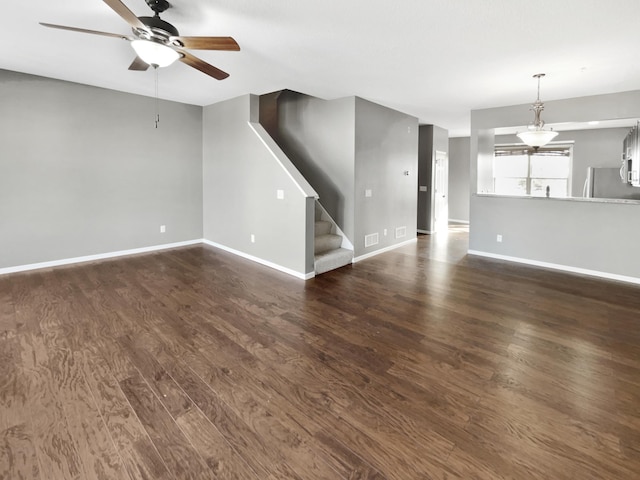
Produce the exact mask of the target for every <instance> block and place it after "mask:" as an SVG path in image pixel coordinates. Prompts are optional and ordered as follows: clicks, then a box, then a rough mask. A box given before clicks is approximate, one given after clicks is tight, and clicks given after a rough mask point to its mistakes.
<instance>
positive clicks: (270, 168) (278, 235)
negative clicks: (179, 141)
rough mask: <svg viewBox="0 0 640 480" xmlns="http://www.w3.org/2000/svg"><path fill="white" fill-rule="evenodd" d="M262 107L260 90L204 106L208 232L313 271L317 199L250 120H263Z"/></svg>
mask: <svg viewBox="0 0 640 480" xmlns="http://www.w3.org/2000/svg"><path fill="white" fill-rule="evenodd" d="M258 111H259V98H258V97H256V96H254V95H245V96H242V97H238V98H234V99H231V100H227V101H225V102H220V103H217V104H214V105H210V106H207V107H205V108H204V152H203V183H204V187H203V189H204V212H203V216H204V238H205V239H206V240H209V241H212V242H215V243H217V244H220V245H223V246H225V247H227V248H230V249H233V250H236V251H239V252H242V253H244V254H247V255H251V256H253V257H257V258H259V259H261V260H264V261H267V262H271V263H273V264H276V265H278V266H280V267H284V268H287V269H290V270H293V271H294V272H298V273H301V274H305V273H309V272H312V271H313V252H312V251H311V250H310V248H312V242H313V232H312V227H313V215H314V211H313V205H314V204H313V202H314V199H313V198H311V200H310V201H307V197H305V196H304V195H303V194H301V193H300V190H299V188H298V186H297V185H296V184H295V183H294V182H293V180H292V179H291V178H290V176H289V175H288V174H287V173H286V172H285V170H283V169H282V167H281V166H280V165H279V164H278V162H277V161H276V160H275V158H274V156H273V155H272V154H271V153H270V152H269V151H268V150H267V149H266V148H265V146H264V144H263V143H262V142H261V140H260V139H259V138H258V137H257V136H256V134H255V132H254V131H253V130H252V129H251V127H250V126H249V124H248V122H249V121H253V122H258ZM279 189H280V190H283V191H284V199H282V200H280V199H277V197H276V191H277V190H279ZM308 219H310V222H307V220H308ZM308 225H311V228H310V229H308V228H307V227H308ZM252 234H253V235H254V236H255V243H252V242H251V235H252Z"/></svg>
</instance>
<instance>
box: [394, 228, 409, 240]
mask: <svg viewBox="0 0 640 480" xmlns="http://www.w3.org/2000/svg"><path fill="white" fill-rule="evenodd" d="M406 236H407V227H398V228H396V238H402V237H406Z"/></svg>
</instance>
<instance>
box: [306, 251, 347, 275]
mask: <svg viewBox="0 0 640 480" xmlns="http://www.w3.org/2000/svg"><path fill="white" fill-rule="evenodd" d="M352 262H353V250H348V249H346V248H336V249H334V250H328V251H326V252H322V253H319V254H317V255H315V262H314V268H315V272H316V274H320V273H325V272H328V271H330V270H335V269H336V268H340V267H344V266H345V265H349V264H350V263H352Z"/></svg>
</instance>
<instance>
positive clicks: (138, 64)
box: [129, 56, 149, 72]
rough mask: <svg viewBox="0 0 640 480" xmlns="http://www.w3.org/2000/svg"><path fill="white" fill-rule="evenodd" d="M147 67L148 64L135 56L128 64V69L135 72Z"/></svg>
mask: <svg viewBox="0 0 640 480" xmlns="http://www.w3.org/2000/svg"><path fill="white" fill-rule="evenodd" d="M148 69H149V64H147V63H145V61H144V60H142V59H141V58H140V57H138V56H136V58H134V59H133V62H131V65H129V70H135V71H137V72H144V71H146V70H148Z"/></svg>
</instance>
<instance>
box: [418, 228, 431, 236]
mask: <svg viewBox="0 0 640 480" xmlns="http://www.w3.org/2000/svg"><path fill="white" fill-rule="evenodd" d="M416 231H417V232H418V233H424V234H425V235H431V234H433V232H431V231H429V230H420V229H418V230H416Z"/></svg>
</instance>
